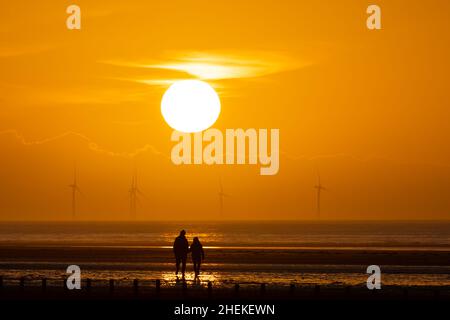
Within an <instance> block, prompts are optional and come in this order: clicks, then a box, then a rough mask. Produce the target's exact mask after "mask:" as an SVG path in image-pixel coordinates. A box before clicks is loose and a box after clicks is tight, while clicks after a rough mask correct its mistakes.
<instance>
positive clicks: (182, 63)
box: [101, 51, 310, 85]
mask: <svg viewBox="0 0 450 320" xmlns="http://www.w3.org/2000/svg"><path fill="white" fill-rule="evenodd" d="M101 62H102V63H107V64H111V65H116V66H122V67H132V68H146V69H155V70H167V71H176V72H180V73H181V74H184V75H187V76H188V77H191V78H197V79H200V80H225V79H239V78H257V77H263V76H267V75H270V74H275V73H278V72H283V71H288V70H294V69H298V68H301V67H304V66H307V65H309V64H310V63H308V62H299V61H297V60H294V59H293V58H291V57H289V56H288V55H285V54H282V53H278V52H266V51H257V52H247V53H239V54H237V53H231V52H222V53H201V52H183V53H177V54H172V55H167V56H165V57H163V58H161V59H158V60H153V61H122V60H109V61H101ZM171 76H172V77H170V78H161V75H160V74H159V75H158V78H148V79H142V78H140V79H130V80H133V81H136V82H140V83H145V84H149V85H167V84H170V83H172V82H174V81H176V80H179V79H174V78H173V74H171ZM180 78H181V77H180ZM183 78H186V77H183Z"/></svg>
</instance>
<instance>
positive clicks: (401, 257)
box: [0, 246, 450, 266]
mask: <svg viewBox="0 0 450 320" xmlns="http://www.w3.org/2000/svg"><path fill="white" fill-rule="evenodd" d="M172 260H173V254H172V251H171V249H169V248H135V247H91V246H86V247H81V246H64V247H60V246H20V247H19V246H0V262H2V263H6V262H8V263H11V264H12V265H13V264H14V263H15V262H19V261H20V262H30V263H33V262H34V263H39V262H57V263H75V262H78V263H89V262H91V263H102V262H110V263H120V262H127V263H171V262H172ZM205 262H206V263H211V264H214V263H220V264H239V263H247V264H273V265H277V264H324V265H326V264H334V265H372V264H377V265H404V266H450V251H448V250H445V249H442V250H430V251H425V250H420V251H417V250H407V249H405V250H395V249H383V250H379V249H368V248H363V249H334V248H333V249H329V248H308V249H273V248H270V249H269V248H267V249H258V250H255V249H248V248H245V247H242V248H240V249H226V248H213V249H206V260H205Z"/></svg>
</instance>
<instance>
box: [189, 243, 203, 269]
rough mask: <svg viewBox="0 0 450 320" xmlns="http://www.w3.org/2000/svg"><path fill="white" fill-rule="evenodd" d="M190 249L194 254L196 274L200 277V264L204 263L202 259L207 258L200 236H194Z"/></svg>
mask: <svg viewBox="0 0 450 320" xmlns="http://www.w3.org/2000/svg"><path fill="white" fill-rule="evenodd" d="M190 251H191V254H192V262H193V263H194V272H195V276H196V277H198V275H199V274H200V265H201V264H202V260H204V259H205V252H204V251H203V246H202V244H201V243H200V241H199V240H198V237H195V238H194V241H193V242H192V244H191V250H190Z"/></svg>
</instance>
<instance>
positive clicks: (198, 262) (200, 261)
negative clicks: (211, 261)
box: [197, 260, 202, 275]
mask: <svg viewBox="0 0 450 320" xmlns="http://www.w3.org/2000/svg"><path fill="white" fill-rule="evenodd" d="M201 264H202V260H198V261H197V275H200V266H201Z"/></svg>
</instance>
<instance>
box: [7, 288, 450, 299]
mask: <svg viewBox="0 0 450 320" xmlns="http://www.w3.org/2000/svg"><path fill="white" fill-rule="evenodd" d="M72 299H75V300H77V299H81V300H98V299H99V300H105V299H106V300H115V299H120V300H122V299H125V300H135V299H137V300H158V299H160V300H223V299H226V300H248V299H250V300H272V301H282V300H290V301H292V300H363V301H367V300H382V301H390V300H411V301H414V300H426V301H450V287H423V286H422V287H397V286H383V287H382V288H381V289H380V290H368V289H367V288H366V287H364V286H354V287H342V286H326V287H319V286H300V287H299V286H296V287H290V286H286V287H279V286H278V287H271V286H266V287H265V288H261V286H254V287H245V286H241V287H239V288H214V287H212V288H207V287H194V286H190V285H188V286H186V287H183V286H179V287H171V288H160V289H159V290H158V289H156V287H155V286H147V287H138V288H137V289H136V288H133V287H132V286H129V287H120V288H117V287H115V288H110V287H109V286H103V287H95V288H94V287H93V288H91V289H86V287H84V288H82V289H81V290H67V289H64V288H63V287H62V286H61V287H47V288H45V289H43V288H42V287H25V288H20V287H19V286H8V287H3V288H2V289H0V300H3V301H5V300H72Z"/></svg>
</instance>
